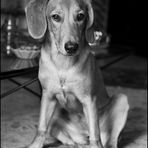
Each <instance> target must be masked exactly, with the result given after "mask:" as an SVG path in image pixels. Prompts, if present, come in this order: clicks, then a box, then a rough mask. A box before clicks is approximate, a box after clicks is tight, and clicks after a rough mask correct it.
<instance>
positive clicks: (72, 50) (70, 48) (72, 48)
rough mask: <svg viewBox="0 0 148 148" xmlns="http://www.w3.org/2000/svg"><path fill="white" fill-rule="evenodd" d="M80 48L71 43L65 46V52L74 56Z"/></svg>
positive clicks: (76, 44)
mask: <svg viewBox="0 0 148 148" xmlns="http://www.w3.org/2000/svg"><path fill="white" fill-rule="evenodd" d="M78 46H79V45H78V43H75V42H71V41H69V42H67V43H66V44H65V50H66V52H67V53H68V54H74V53H76V51H77V49H78Z"/></svg>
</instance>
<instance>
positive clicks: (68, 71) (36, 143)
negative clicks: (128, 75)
mask: <svg viewBox="0 0 148 148" xmlns="http://www.w3.org/2000/svg"><path fill="white" fill-rule="evenodd" d="M26 17H27V22H28V29H29V33H30V34H31V36H32V37H33V38H35V39H41V38H42V39H43V40H44V43H43V46H42V49H41V57H40V63H39V80H40V83H41V85H42V89H43V91H42V100H41V110H40V119H39V125H38V132H37V135H36V137H35V139H34V140H33V142H32V144H30V146H29V148H42V147H43V145H44V144H45V141H46V137H47V136H49V137H54V138H55V139H58V140H60V141H61V142H62V143H63V144H69V145H74V146H75V147H78V148H80V147H85V145H89V148H117V141H118V136H119V134H120V132H121V130H122V129H123V127H124V125H125V122H126V118H127V113H128V108H129V107H128V102H127V97H126V96H125V95H123V94H120V95H116V96H112V97H109V96H108V94H107V92H106V89H105V86H104V83H103V79H102V76H101V72H100V70H99V66H97V64H96V61H95V59H94V56H93V55H92V54H91V49H90V47H89V44H88V42H89V41H88V39H89V35H91V27H92V25H93V20H94V15H93V9H92V5H91V1H90V0H32V1H31V2H30V3H29V4H28V5H27V7H26Z"/></svg>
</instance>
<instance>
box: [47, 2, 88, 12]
mask: <svg viewBox="0 0 148 148" xmlns="http://www.w3.org/2000/svg"><path fill="white" fill-rule="evenodd" d="M65 8H66V9H71V8H73V9H85V8H86V3H85V0H49V3H48V8H47V9H49V11H52V10H55V9H65Z"/></svg>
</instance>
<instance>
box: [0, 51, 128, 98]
mask: <svg viewBox="0 0 148 148" xmlns="http://www.w3.org/2000/svg"><path fill="white" fill-rule="evenodd" d="M130 54H131V52H126V53H124V54H117V55H114V54H113V55H112V54H111V55H108V56H105V57H101V56H100V55H95V57H96V60H97V62H99V65H100V68H101V69H102V70H104V69H105V68H107V67H109V66H110V65H112V64H114V63H116V62H118V61H120V60H122V59H124V58H125V57H127V56H129V55H130ZM38 61H39V59H33V60H23V59H19V58H16V56H15V55H12V56H7V55H6V54H4V53H3V52H1V72H0V80H4V79H8V80H10V81H11V82H13V83H15V84H17V85H18V86H17V87H15V88H13V89H11V90H9V91H7V92H4V93H3V94H1V98H4V97H5V96H7V95H10V94H12V93H14V92H16V91H17V90H19V89H21V88H24V89H26V90H27V91H30V92H31V93H33V94H35V95H37V96H38V97H40V94H38V93H36V92H35V91H33V90H31V89H29V88H28V87H27V86H28V85H30V84H32V83H33V82H35V81H38V76H37V75H38ZM27 74H31V75H32V74H35V76H34V78H31V79H30V80H28V81H26V82H24V83H19V82H18V81H16V80H15V79H14V78H15V77H19V76H25V75H27Z"/></svg>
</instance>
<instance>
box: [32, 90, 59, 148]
mask: <svg viewBox="0 0 148 148" xmlns="http://www.w3.org/2000/svg"><path fill="white" fill-rule="evenodd" d="M52 97H53V95H51V93H49V92H48V91H43V95H42V100H41V109H40V119H39V125H38V131H37V135H36V137H35V138H34V140H33V142H32V144H31V145H30V146H29V148H42V147H43V145H44V142H45V138H46V132H47V126H48V124H49V121H50V119H51V117H52V114H53V112H54V110H55V105H56V101H55V100H53V99H52Z"/></svg>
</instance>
